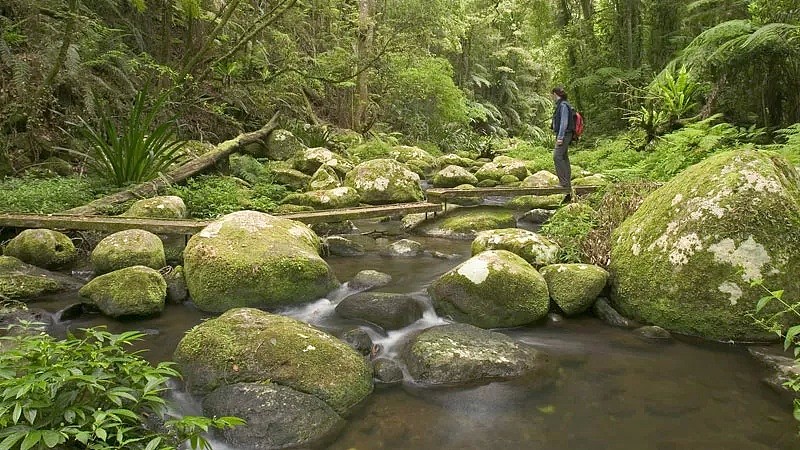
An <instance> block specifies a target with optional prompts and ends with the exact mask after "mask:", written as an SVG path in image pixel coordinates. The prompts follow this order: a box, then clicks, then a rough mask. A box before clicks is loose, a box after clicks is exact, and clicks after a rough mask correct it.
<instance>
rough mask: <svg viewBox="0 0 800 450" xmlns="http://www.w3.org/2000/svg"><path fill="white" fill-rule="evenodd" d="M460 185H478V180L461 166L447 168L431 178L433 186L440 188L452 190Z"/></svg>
mask: <svg viewBox="0 0 800 450" xmlns="http://www.w3.org/2000/svg"><path fill="white" fill-rule="evenodd" d="M462 184H471V185H473V186H474V185H476V184H478V179H477V178H475V175H473V174H471V173H470V172H469V171H468V170H467V169H465V168H463V167H461V166H455V165H451V166H447V167H445V168H444V169H442V170H440V171H438V172H436V174H435V175H434V176H433V185H434V186H436V187H441V188H452V187H456V186H459V185H462Z"/></svg>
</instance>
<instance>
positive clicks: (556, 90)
mask: <svg viewBox="0 0 800 450" xmlns="http://www.w3.org/2000/svg"><path fill="white" fill-rule="evenodd" d="M552 92H553V94H556V95H557V96H559V97H561V98H563V99H564V100H566V99H567V93H566V91H564V87H563V86H556V87H554V88H553V91H552Z"/></svg>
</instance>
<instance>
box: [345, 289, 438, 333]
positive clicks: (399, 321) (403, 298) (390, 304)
mask: <svg viewBox="0 0 800 450" xmlns="http://www.w3.org/2000/svg"><path fill="white" fill-rule="evenodd" d="M336 313H337V314H339V315H340V316H342V317H344V318H345V319H359V320H364V321H367V322H370V323H374V324H375V325H378V326H379V327H381V328H383V329H385V330H398V329H400V328H403V327H406V326H408V325H410V324H412V323H414V322H416V321H417V320H419V319H421V318H422V308H421V307H420V306H419V303H417V301H416V300H414V299H413V298H411V297H409V296H407V295H404V294H390V293H385V292H365V293H361V294H355V295H351V296H349V297H347V298H345V299H344V300H342V301H341V302H340V303H339V304H338V305H337V306H336Z"/></svg>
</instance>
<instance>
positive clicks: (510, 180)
mask: <svg viewBox="0 0 800 450" xmlns="http://www.w3.org/2000/svg"><path fill="white" fill-rule="evenodd" d="M519 182H520V181H519V178H517V177H515V176H514V175H503V176H502V177H500V184H502V185H503V186H518V185H519Z"/></svg>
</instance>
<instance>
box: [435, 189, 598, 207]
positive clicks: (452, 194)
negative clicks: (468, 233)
mask: <svg viewBox="0 0 800 450" xmlns="http://www.w3.org/2000/svg"><path fill="white" fill-rule="evenodd" d="M598 189H599V187H598V186H575V187H573V188H572V190H573V191H574V192H575V194H576V195H583V194H591V193H592V192H595V191H597V190H598ZM425 192H426V193H427V194H428V201H429V202H434V203H440V202H446V201H447V200H448V199H451V198H458V197H481V198H485V197H494V196H497V197H519V196H521V195H552V194H568V193H569V189H566V188H562V187H553V188H543V187H493V188H475V189H456V188H432V189H428V190H427V191H425Z"/></svg>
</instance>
